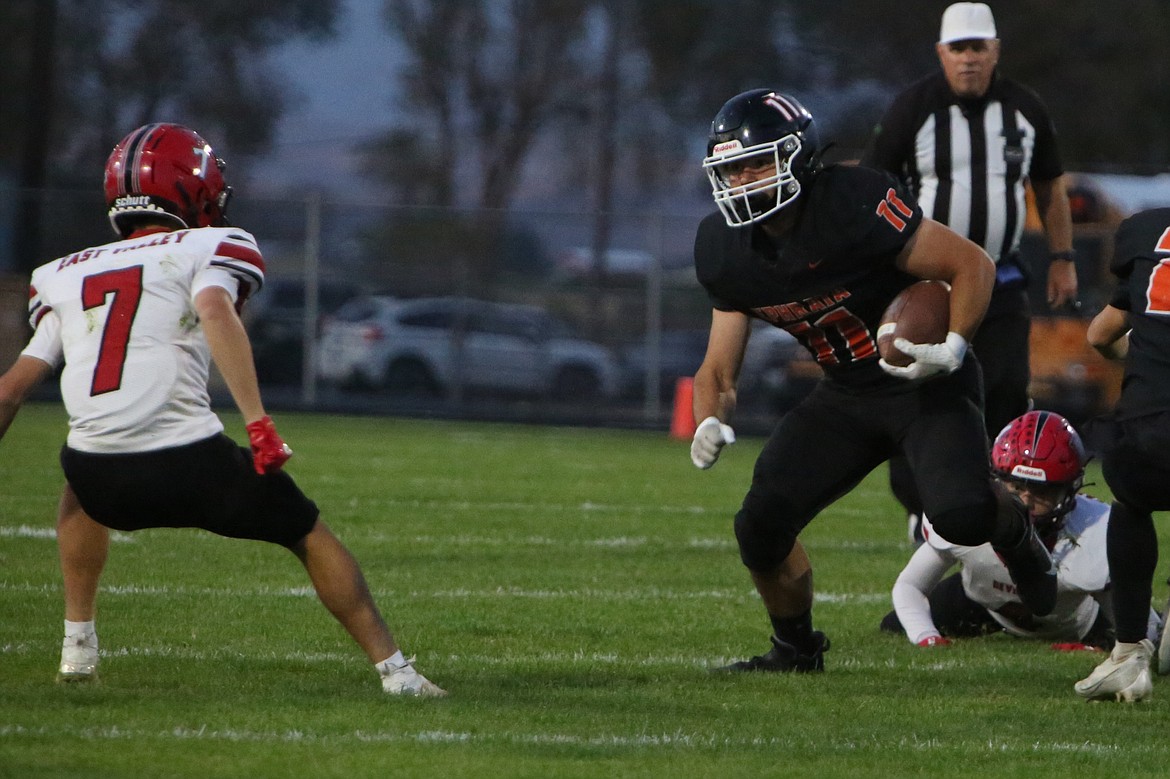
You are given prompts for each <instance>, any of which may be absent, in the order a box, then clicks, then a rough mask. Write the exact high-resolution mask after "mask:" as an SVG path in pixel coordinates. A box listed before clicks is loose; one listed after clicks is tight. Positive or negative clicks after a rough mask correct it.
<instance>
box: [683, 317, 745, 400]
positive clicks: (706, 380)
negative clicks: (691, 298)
mask: <svg viewBox="0 0 1170 779" xmlns="http://www.w3.org/2000/svg"><path fill="white" fill-rule="evenodd" d="M750 334H751V320H750V319H749V318H748V317H747V315H746V314H741V313H739V312H738V311H719V310H717V309H713V310H712V312H711V335H710V338H709V339H708V341H707V354H706V355H705V356H704V357H703V364H702V365H700V366H699V370H698V371H697V372H696V373H695V393H694V394H695V401H694V402H695V419H697V420H702V419H706V418H707V417H718V418H719V419H720V420H722V421H724V422H726V421H728V420H729V419H730V418H731V415H732V413H734V411H735V385H736V382H737V381H738V379H739V369H740V367H741V366H742V365H743V355H744V350H745V349H747V342H748V336H749V335H750Z"/></svg>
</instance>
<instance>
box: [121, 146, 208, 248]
mask: <svg viewBox="0 0 1170 779" xmlns="http://www.w3.org/2000/svg"><path fill="white" fill-rule="evenodd" d="M223 169H224V162H223V160H221V159H219V157H217V156H215V152H214V151H213V150H212V148H211V146H210V145H209V144H208V143H207V141H205V140H203V138H201V137H200V136H199V134H198V133H196V132H195V131H194V130H191V129H188V128H186V127H183V126H181V125H177V124H147V125H143V126H142V127H139V128H138V129H137V130H135V131H134V132H132V133H130V134H129V135H127V136H126V137H125V138H123V139H122V140H121V141H119V142H118V145H117V146H115V147H114V150H113V151H112V152H110V156H109V158H108V159H107V160H106V171H105V192H106V205H107V206H109V209H110V211H109V217H110V225H111V226H113V228H114V232H115V233H117V234H118V235H119V236H122V237H126V236H128V235H130V234H131V233H132V232H134V230H135V229H137V227H138V226H139V225H140V224H142V223H143V222H158V221H163V222H169V223H171V224H174V225H175V226H176V227H214V226H222V225H226V224H227V203H228V199H229V198H230V197H231V187H229V186H228V185H227V182H225V181H224V178H223Z"/></svg>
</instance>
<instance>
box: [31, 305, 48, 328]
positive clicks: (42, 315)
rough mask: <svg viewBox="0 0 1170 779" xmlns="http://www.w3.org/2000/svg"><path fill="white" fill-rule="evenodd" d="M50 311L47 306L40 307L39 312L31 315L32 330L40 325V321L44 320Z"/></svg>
mask: <svg viewBox="0 0 1170 779" xmlns="http://www.w3.org/2000/svg"><path fill="white" fill-rule="evenodd" d="M52 310H53V309H52V308H51V307H49V306H41V307H40V310H38V311H36V312H35V313H34V314H33V322H32V326H33V329H34V330H35V329H36V326H37V325H39V324H40V323H41V320H42V319H44V318H45V314H47V313H49V312H50V311H52Z"/></svg>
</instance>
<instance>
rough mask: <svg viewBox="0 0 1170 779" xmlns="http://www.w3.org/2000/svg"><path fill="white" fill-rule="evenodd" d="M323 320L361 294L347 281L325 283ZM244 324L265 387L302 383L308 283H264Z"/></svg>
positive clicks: (321, 307)
mask: <svg viewBox="0 0 1170 779" xmlns="http://www.w3.org/2000/svg"><path fill="white" fill-rule="evenodd" d="M317 290H318V295H317V310H318V314H319V317H324V316H328V315H329V314H332V313H333V312H334V311H336V310H337V309H338V308H340V307H341V305H342V304H343V303H345V302H346V301H347V300H350V299H352V298H354V297H356V296H357V295H359V294H361V291H362V290H361V289H360V288H359V287H358V286H357V285H355V284H351V283H349V282H346V281H336V280H325V279H322V280H321V281H320V282H319V283H318V285H317ZM244 322H245V324H246V325H247V328H248V335H249V337H250V338H251V340H252V356H253V359H254V360H255V362H256V374H257V375H258V376H259V377H260V381H261V382H263V383H265V384H293V383H296V382H299V381H300V380H301V371H302V363H303V361H304V331H305V283H304V281H303V280H302V279H300V278H274V279H269V280H267V281H266V282H265V283H264V287H263V288H262V289H261V290H260V294H258V295H257V296H256V297H255V298H254V299H252V300H249V301H248V304H247V305H246V306H245V307H244Z"/></svg>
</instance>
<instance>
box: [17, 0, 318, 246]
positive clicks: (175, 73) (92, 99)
mask: <svg viewBox="0 0 1170 779" xmlns="http://www.w3.org/2000/svg"><path fill="white" fill-rule="evenodd" d="M49 5H52V6H54V7H55V9H56V11H57V13H56V16H55V19H54V22H55V23H54V25H53V29H52V30H51V40H52V41H53V43H54V44H55V45H53V46H51V47H49V48H47V49H44V52H43V54H38V55H37V56H38V58H42V57H43V58H44V59H43V61H36V62H33V64H31V65H27V64H26V61H27V60H28V59H29V58H30V57H31V56H32V53H33V51H34V50H33V49H32V47H33V46H34V45H36V42H37V41H38V40H40V39H41V37H40V36H41V34H42V33H44V32H46V31H45V30H43V29H41V27H40V23H39V22H38V13H39V12H40V11H42V9H43V8H44V7H46V6H49ZM338 7H339V0H204V2H201V3H198V4H196V3H192V2H187V1H185V0H7V2H5V3H2V4H0V26H3V27H4V28H5V29H6V31H8V30H12V31H14V32H15V33H16V36H15V38H16V41H17V45H15V46H11V47H10V46H5V47H0V50H2V53H0V64H2V65H4V66H5V67H3V68H2V69H3V71H4V75H3V76H0V115H3V116H4V117H5V122H4V124H5V127H4V129H3V130H2V131H0V140H3V141H4V143H0V171H13V170H16V169H18V168H19V164H18V163H17V161H18V160H20V159H21V158H22V155H23V154H25V149H26V148H27V147H28V145H29V143H30V141H28V140H26V139H28V138H29V137H30V132H29V128H30V127H37V126H40V127H42V128H43V129H41V130H39V131H38V132H36V133H33V134H32V137H33V138H34V139H35V140H36V141H37V142H38V143H43V144H45V146H46V147H47V148H50V149H52V152H53V153H52V157H51V158H43V159H41V160H40V161H39V165H40V170H39V171H37V172H36V173H38V174H39V176H37V175H32V174H30V173H28V172H27V171H26V173H25V174H24V175H23V176H22V179H21V183H23V184H26V185H27V186H29V187H32V188H39V184H40V183H42V182H43V183H44V184H46V185H48V186H55V187H65V188H67V187H72V186H80V187H84V188H85V189H86V190H91V189H92V188H93V187H94V182H95V181H97V180H100V178H99V176H100V171H101V165H102V163H103V161H104V160H105V158H106V155H108V154H109V151H110V149H111V148H112V147H113V145H114V143H115V142H116V141H117V140H118V139H119V138H121V137H122V136H123V135H125V134H126V133H127V132H129V131H130V130H131V129H133V128H134V127H136V126H138V125H141V124H145V123H147V122H151V121H177V122H182V123H186V124H191V125H193V126H195V127H197V128H198V129H199V130H200V132H201V133H203V134H204V135H206V136H207V137H209V138H214V139H215V143H216V146H217V147H218V148H217V150H220V151H222V150H223V149H227V150H230V151H231V152H233V153H239V154H248V153H253V152H258V151H262V150H263V149H264V148H265V147H266V146H267V144H268V143H269V141H270V140H271V136H272V133H273V130H274V128H275V124H276V121H277V120H278V119H279V117H280V114H281V110H282V108H283V100H284V95H285V89H286V87H285V84H284V83H283V82H282V79H281V76H280V74H279V73H276V72H274V71H273V70H272V69H271V68H270V66H269V65H268V63H267V61H266V59H265V56H264V55H265V53H266V51H267V50H268V49H270V48H272V47H274V46H276V45H278V44H280V43H283V42H285V41H287V40H288V39H290V38H293V37H298V36H305V37H310V38H322V37H326V36H329V35H331V34H332V33H333V26H334V24H335V21H336V18H337V15H338ZM40 16H42V17H43V14H40ZM10 68H11V69H10ZM45 73H50V74H53V75H54V76H55V77H54V78H53V79H52V83H51V84H50V85H49V86H48V88H46V86H45V85H44V83H43V81H44V79H43V78H40V79H38V78H37V76H38V75H43V74H45ZM46 89H47V91H48V94H49V96H50V100H49V101H46V103H45V105H44V106H43V107H42V108H41V109H39V110H37V111H36V112H32V111H28V110H26V109H25V104H26V102H27V100H28V99H29V98H28V94H29V90H34V91H39V92H44V91H46ZM10 141H11V142H10ZM24 197H25V198H34V199H35V198H38V197H40V194H39V193H36V192H31V191H30V192H26V194H25V195H24ZM34 210H35V209H34ZM37 221H38V220H37V219H36V217H35V215H34V216H33V217H25V218H22V219H21V220H20V221H19V223H18V225H17V228H18V229H22V230H28V231H31V232H32V238H31V239H18V241H17V242H18V244H19V245H21V246H24V247H27V246H38V247H40V249H39V250H29V249H27V248H22V250H21V251H20V253H19V256H18V257H17V262H18V264H19V265H20V266H21V267H22V268H23V269H29V268H31V267H32V266H34V265H35V264H36V263H37V262H39V261H41V260H43V256H44V254H45V253H46V249H49V250H50V253H51V249H52V248H56V238H57V237H58V236H51V237H50V246H49V247H46V246H44V245H43V241H41V240H40V239H38V238H37V237H36V231H37V229H38V225H37ZM66 221H69V220H66Z"/></svg>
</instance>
